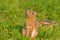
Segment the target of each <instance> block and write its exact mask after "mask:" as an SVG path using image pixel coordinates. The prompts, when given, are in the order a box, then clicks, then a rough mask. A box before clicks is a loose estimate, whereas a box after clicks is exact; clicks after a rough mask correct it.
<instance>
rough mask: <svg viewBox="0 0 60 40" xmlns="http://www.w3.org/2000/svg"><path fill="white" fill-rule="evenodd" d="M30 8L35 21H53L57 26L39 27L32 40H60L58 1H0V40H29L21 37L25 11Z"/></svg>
mask: <svg viewBox="0 0 60 40" xmlns="http://www.w3.org/2000/svg"><path fill="white" fill-rule="evenodd" d="M28 7H31V8H32V9H33V10H34V11H35V12H36V13H37V15H38V16H37V17H36V18H37V20H38V21H39V20H45V19H48V20H55V21H56V22H57V23H58V26H54V27H53V28H50V26H49V27H46V26H44V27H39V29H38V36H37V37H36V38H34V40H40V39H41V40H60V0H0V40H30V38H29V37H22V35H21V31H22V28H23V27H24V23H25V18H26V16H25V14H24V12H25V10H26V8H28Z"/></svg>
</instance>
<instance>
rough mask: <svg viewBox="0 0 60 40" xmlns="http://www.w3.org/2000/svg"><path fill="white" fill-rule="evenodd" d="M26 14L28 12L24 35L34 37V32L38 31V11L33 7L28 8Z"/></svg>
mask: <svg viewBox="0 0 60 40" xmlns="http://www.w3.org/2000/svg"><path fill="white" fill-rule="evenodd" d="M25 14H26V22H25V31H22V35H24V36H25V35H26V36H29V37H32V34H35V32H37V25H36V13H35V12H34V11H33V10H32V9H31V8H28V9H27V10H26V12H25ZM23 30H24V29H23ZM33 32H34V33H33ZM36 36H37V33H36ZM34 37H35V36H34V35H33V37H32V38H34Z"/></svg>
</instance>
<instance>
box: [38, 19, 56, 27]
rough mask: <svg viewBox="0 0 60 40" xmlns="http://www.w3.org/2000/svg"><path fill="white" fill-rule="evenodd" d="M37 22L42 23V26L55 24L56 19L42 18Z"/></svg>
mask: <svg viewBox="0 0 60 40" xmlns="http://www.w3.org/2000/svg"><path fill="white" fill-rule="evenodd" d="M39 24H40V25H42V26H46V25H47V26H50V25H52V26H54V25H57V23H56V21H52V20H42V21H39Z"/></svg>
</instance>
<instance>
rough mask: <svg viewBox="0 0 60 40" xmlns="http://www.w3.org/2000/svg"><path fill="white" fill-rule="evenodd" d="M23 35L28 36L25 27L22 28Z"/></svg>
mask: <svg viewBox="0 0 60 40" xmlns="http://www.w3.org/2000/svg"><path fill="white" fill-rule="evenodd" d="M22 36H23V37H24V36H26V30H25V28H23V30H22Z"/></svg>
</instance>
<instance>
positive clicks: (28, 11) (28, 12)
mask: <svg viewBox="0 0 60 40" xmlns="http://www.w3.org/2000/svg"><path fill="white" fill-rule="evenodd" d="M25 14H26V16H31V15H34V16H36V15H37V14H36V13H35V12H34V11H33V10H32V9H31V8H27V9H26V11H25Z"/></svg>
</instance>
